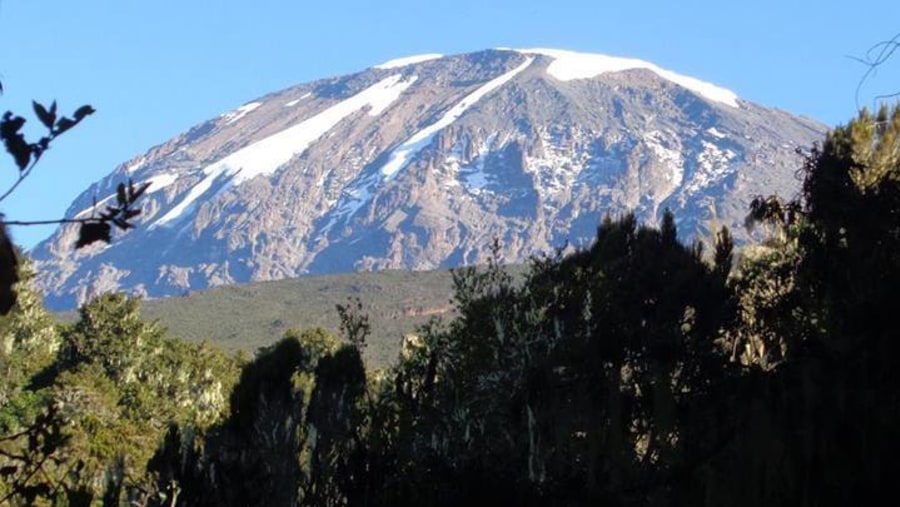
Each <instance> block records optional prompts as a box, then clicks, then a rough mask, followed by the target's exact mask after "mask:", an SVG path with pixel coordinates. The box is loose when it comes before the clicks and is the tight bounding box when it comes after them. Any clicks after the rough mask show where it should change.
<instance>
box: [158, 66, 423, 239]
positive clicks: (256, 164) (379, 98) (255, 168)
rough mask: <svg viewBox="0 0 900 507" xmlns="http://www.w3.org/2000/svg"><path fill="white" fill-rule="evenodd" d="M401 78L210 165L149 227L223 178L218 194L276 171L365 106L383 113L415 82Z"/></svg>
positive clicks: (177, 213) (174, 215)
mask: <svg viewBox="0 0 900 507" xmlns="http://www.w3.org/2000/svg"><path fill="white" fill-rule="evenodd" d="M402 77H403V76H402V75H400V74H395V75H393V76H390V77H388V78H385V79H382V80H381V81H379V82H377V83H375V84H374V85H372V86H370V87H369V88H366V89H365V90H363V91H361V92H360V93H358V94H356V95H354V96H352V97H350V98H348V99H346V100H344V101H342V102H339V103H338V104H335V105H333V106H331V107H329V108H328V109H326V110H324V111H322V112H320V113H319V114H317V115H315V116H313V117H312V118H309V119H307V120H304V121H302V122H300V123H298V124H297V125H294V126H293V127H289V128H287V129H285V130H282V131H281V132H278V133H276V134H273V135H271V136H269V137H266V138H264V139H262V140H260V141H257V142H255V143H253V144H251V145H249V146H246V147H244V148H241V149H240V150H238V151H236V152H234V153H232V154H230V155H228V156H227V157H225V158H223V159H221V160H219V161H217V162H214V163H213V164H210V165H209V166H207V167H205V168H204V169H203V170H202V171H201V172H202V174H203V178H202V179H201V180H200V181H199V182H198V183H197V184H196V185H194V187H192V188H191V190H190V191H188V193H187V195H186V196H185V197H184V198H183V199H182V200H181V202H180V203H179V204H178V205H176V206H175V207H173V208H172V209H170V210H169V212H168V213H166V214H165V215H163V216H162V217H161V218H160V219H159V220H157V221H156V222H154V223H153V224H152V225H151V226H150V228H154V227H156V226H160V225H166V224H169V223H171V222H173V221H175V220H177V219H179V218H180V217H182V216H183V215H184V214H186V213H187V212H189V211H190V210H191V209H193V204H194V202H195V201H196V200H197V199H199V198H200V197H201V196H202V195H204V194H205V193H206V192H207V191H209V189H210V188H211V187H212V184H213V182H214V181H216V179H217V178H219V177H220V176H222V175H225V176H227V177H228V178H229V181H228V182H227V183H226V184H225V185H224V186H222V187H221V188H220V189H219V190H218V192H217V193H218V194H220V193H222V192H224V191H226V190H227V189H229V188H231V186H233V185H239V184H241V183H243V182H245V181H247V180H249V179H251V178H254V177H256V176H259V175H263V174H270V173H272V172H274V171H275V170H276V169H278V168H279V167H281V166H282V165H284V164H285V163H287V162H288V161H290V160H291V159H292V158H293V157H294V156H296V155H299V154H301V153H303V152H304V151H306V149H307V148H308V147H309V145H310V144H312V143H313V142H314V141H316V140H317V139H319V138H320V137H322V136H323V135H324V134H326V133H327V132H328V131H329V130H331V129H332V128H334V126H335V125H337V124H338V123H339V122H340V121H341V120H343V119H344V118H347V117H348V116H350V115H351V114H353V113H355V112H356V111H359V110H360V109H363V108H364V107H366V106H369V107H371V110H370V111H369V114H370V115H372V116H375V115H377V114H379V113H381V112H382V111H384V110H385V109H386V108H387V107H388V106H389V105H390V104H391V103H392V102H394V101H395V100H396V99H397V98H399V97H400V94H401V93H403V91H404V90H406V89H407V88H408V87H409V86H410V85H411V84H413V82H415V80H416V76H413V77H411V78H410V79H408V80H402Z"/></svg>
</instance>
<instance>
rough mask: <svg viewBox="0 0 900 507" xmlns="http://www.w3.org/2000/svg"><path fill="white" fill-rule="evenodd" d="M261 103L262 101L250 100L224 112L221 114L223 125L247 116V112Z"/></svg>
mask: <svg viewBox="0 0 900 507" xmlns="http://www.w3.org/2000/svg"><path fill="white" fill-rule="evenodd" d="M261 105H262V102H251V103H249V104H244V105H243V106H241V107H239V108H237V109H235V110H234V111H232V112H230V113H225V114H223V115H222V118H224V119H225V125H231V124H232V123H234V122H236V121H238V120H240V119H241V118H243V117H244V116H247V113H250V112H251V111H253V110H254V109H256V108H258V107H259V106H261Z"/></svg>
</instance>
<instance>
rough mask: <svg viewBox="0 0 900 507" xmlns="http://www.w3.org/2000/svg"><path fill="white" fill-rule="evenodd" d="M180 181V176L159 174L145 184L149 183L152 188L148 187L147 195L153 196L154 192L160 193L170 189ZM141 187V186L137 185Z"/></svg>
mask: <svg viewBox="0 0 900 507" xmlns="http://www.w3.org/2000/svg"><path fill="white" fill-rule="evenodd" d="M177 179H178V175H177V174H175V173H163V174H157V175H156V176H152V177H150V178H148V179H147V180H146V181H144V183H149V184H150V186H149V187H147V193H148V194H152V193H154V192H159V191H160V190H162V189H164V188H166V187H168V186H169V185H171V184H172V183H175V180H177ZM135 186H139V185H135Z"/></svg>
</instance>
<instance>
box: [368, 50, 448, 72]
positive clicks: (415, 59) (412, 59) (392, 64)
mask: <svg viewBox="0 0 900 507" xmlns="http://www.w3.org/2000/svg"><path fill="white" fill-rule="evenodd" d="M443 57H444V55H441V54H438V53H428V54H424V55H413V56H405V57H403V58H396V59H394V60H388V61H386V62H384V63H380V64H378V65H375V66H373V67H372V68H374V69H396V68H399V67H405V66H407V65H412V64H414V63H422V62H427V61H429V60H436V59H438V58H443Z"/></svg>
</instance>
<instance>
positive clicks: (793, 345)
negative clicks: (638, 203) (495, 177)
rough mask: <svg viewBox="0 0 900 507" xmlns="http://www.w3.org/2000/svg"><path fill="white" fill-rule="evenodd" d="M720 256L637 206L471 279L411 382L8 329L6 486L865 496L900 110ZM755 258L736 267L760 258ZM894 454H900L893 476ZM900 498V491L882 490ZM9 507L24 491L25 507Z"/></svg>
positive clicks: (879, 486)
mask: <svg viewBox="0 0 900 507" xmlns="http://www.w3.org/2000/svg"><path fill="white" fill-rule="evenodd" d="M800 174H801V175H802V178H803V184H802V191H801V193H800V195H799V196H798V197H797V198H796V199H794V200H791V201H782V200H780V199H778V198H776V197H768V198H759V199H756V200H755V201H754V202H753V206H752V209H751V210H750V214H749V216H748V224H747V225H748V226H754V227H759V228H764V229H765V231H766V232H767V236H768V238H769V239H767V240H766V241H765V242H763V243H761V244H758V245H748V246H746V247H744V248H743V249H742V250H741V251H740V253H739V255H737V256H736V254H735V253H734V251H733V244H732V241H731V237H730V234H729V233H728V231H727V229H722V230H721V231H719V232H718V234H717V235H716V238H715V244H714V245H711V247H710V248H709V250H710V251H709V252H708V253H707V252H704V248H703V245H702V244H700V243H695V244H693V245H690V246H686V245H683V244H681V243H679V241H678V240H677V234H676V221H675V217H673V216H672V215H671V214H669V213H667V214H666V215H665V217H664V219H663V221H662V222H661V224H660V227H659V228H652V227H647V226H642V225H639V224H637V223H636V222H635V220H634V218H633V217H631V216H625V217H621V218H618V219H615V220H606V221H604V222H603V223H602V224H601V225H600V226H599V227H598V230H597V238H596V241H595V242H594V244H593V245H592V246H591V247H590V248H587V249H585V250H582V251H579V252H576V253H574V254H569V255H562V254H558V255H556V256H554V257H550V258H543V259H536V260H534V261H533V262H532V265H531V267H530V269H529V272H528V273H527V275H526V276H525V277H524V279H522V280H520V279H515V280H514V279H513V278H512V277H511V276H509V275H508V274H507V273H506V272H505V271H504V269H503V268H502V266H500V265H499V264H498V263H497V262H493V263H491V264H490V265H489V266H487V267H486V268H482V269H470V268H465V269H461V270H458V271H456V272H455V275H454V281H455V285H456V296H455V304H456V308H457V311H458V314H457V315H458V316H457V317H456V318H454V319H453V320H451V321H449V322H441V321H434V322H433V324H431V325H429V326H426V327H424V328H423V329H421V330H420V331H419V332H418V333H417V334H416V335H415V336H408V337H406V338H405V340H404V343H403V350H402V352H401V354H400V357H398V358H397V360H396V363H395V364H394V366H392V367H391V368H389V369H386V370H379V371H366V369H365V367H364V364H363V362H362V359H361V354H360V352H361V350H362V349H363V347H365V338H366V334H367V331H368V323H367V321H366V319H365V316H364V309H359V308H354V307H346V308H342V309H341V315H342V320H343V322H344V335H345V336H344V338H345V340H344V341H343V342H339V341H338V340H337V339H336V338H334V337H333V336H330V335H329V334H328V333H326V332H323V331H321V330H312V331H304V332H299V331H291V332H289V333H288V334H287V335H286V336H285V338H284V339H283V340H281V341H280V342H278V343H276V344H274V345H272V346H271V347H269V348H266V349H263V350H260V351H259V352H258V353H257V354H256V356H255V358H253V359H252V360H251V359H248V358H241V357H227V356H225V355H224V354H222V353H221V352H218V351H216V350H215V349H214V348H212V347H210V346H206V345H200V346H198V345H188V344H185V343H184V342H180V341H178V340H173V339H169V338H166V337H165V335H164V333H163V332H162V331H161V330H160V329H158V328H157V327H156V326H155V325H154V324H152V323H146V322H143V321H141V320H140V319H139V318H138V316H137V303H136V302H135V301H133V300H129V299H127V298H124V297H121V296H107V297H104V298H101V299H98V300H96V301H94V302H93V303H91V304H89V305H87V306H85V307H84V308H82V310H81V318H80V320H79V321H78V322H77V323H75V324H72V325H66V326H59V325H56V324H54V323H53V322H52V321H51V320H50V319H49V318H48V316H47V315H46V313H45V312H44V311H43V310H42V309H41V307H40V305H39V304H38V303H37V300H36V298H35V297H34V295H33V294H31V293H29V292H28V291H27V289H26V288H21V289H20V296H19V303H18V308H17V309H16V310H15V311H14V312H13V313H12V314H11V315H10V316H8V317H7V318H6V319H5V320H4V322H3V329H2V334H0V336H2V337H3V338H2V340H3V341H2V343H0V367H2V377H0V382H2V384H0V402H2V407H0V435H3V436H2V437H0V477H2V482H0V498H2V500H3V501H4V502H9V503H12V504H20V505H30V504H41V503H43V504H55V505H93V504H97V505H100V504H102V505H159V506H163V505H165V506H169V505H184V506H205V505H210V506H213V505H216V506H218V505H236V506H243V505H311V506H320V505H321V506H343V505H349V506H358V505H359V506H380V505H386V506H388V505H389V506H402V505H410V506H412V505H415V506H430V505H447V506H451V505H454V506H455V505H469V504H470V505H488V504H494V505H623V506H630V505H634V506H645V505H650V506H654V505H660V506H666V505H691V506H695V505H709V506H719V505H721V506H758V505H786V506H787V505H790V506H804V505H857V504H867V503H874V501H875V499H876V498H882V497H885V498H891V497H892V496H891V493H892V490H893V487H892V486H893V484H892V483H891V481H892V479H893V477H894V470H895V469H896V462H897V461H898V460H900V452H898V451H900V396H898V394H900V373H898V372H900V369H898V368H897V365H896V362H897V360H898V357H900V327H898V325H897V321H896V320H894V319H896V318H897V313H898V311H900V299H898V297H897V295H896V291H897V290H898V287H900V108H894V109H892V110H887V109H884V110H882V111H880V112H879V113H878V114H875V115H871V114H868V113H862V114H861V115H860V116H859V117H858V118H857V119H855V120H854V121H852V122H850V123H849V124H848V125H847V126H845V127H840V128H838V129H836V130H834V131H833V132H832V133H830V134H829V135H828V137H827V139H826V140H825V141H824V142H823V143H822V145H821V146H818V147H816V148H814V149H813V150H812V151H811V152H810V153H809V154H807V156H806V162H805V164H804V166H803V167H801V168H800ZM735 257H736V258H735ZM892 463H894V465H892ZM884 495H887V496H884ZM0 503H3V502H0Z"/></svg>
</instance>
